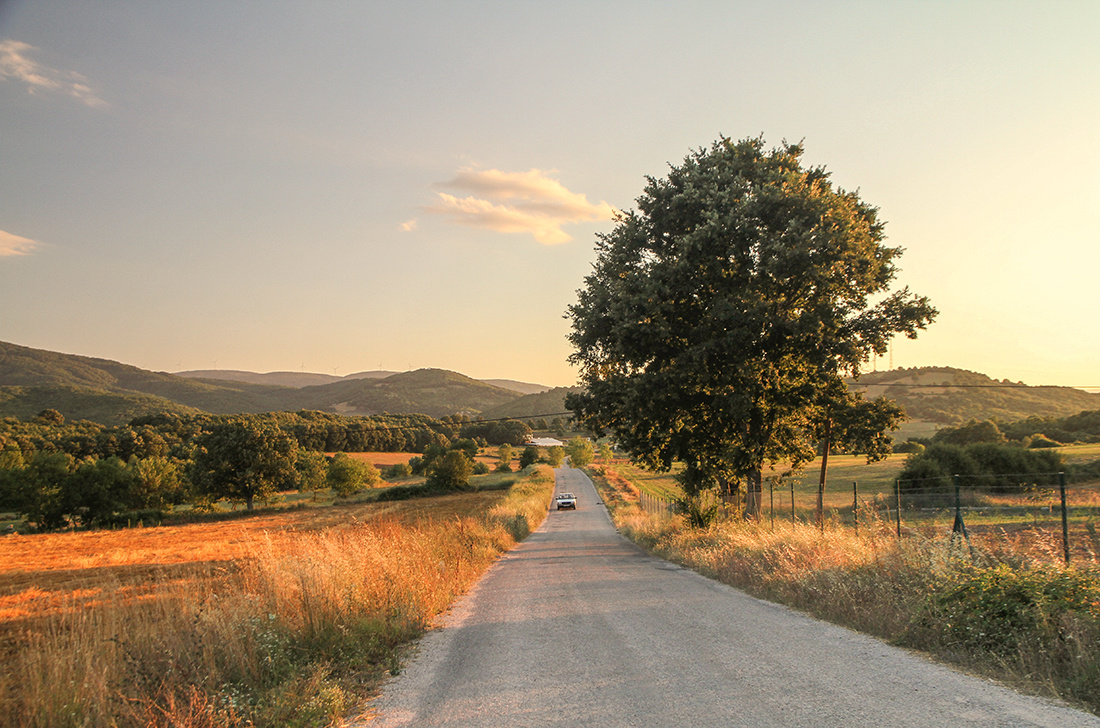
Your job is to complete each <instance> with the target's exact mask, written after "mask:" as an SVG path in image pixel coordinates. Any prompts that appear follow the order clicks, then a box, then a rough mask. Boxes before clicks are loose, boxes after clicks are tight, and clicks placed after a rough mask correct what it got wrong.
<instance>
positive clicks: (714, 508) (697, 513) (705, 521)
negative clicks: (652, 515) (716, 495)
mask: <svg viewBox="0 0 1100 728" xmlns="http://www.w3.org/2000/svg"><path fill="white" fill-rule="evenodd" d="M675 505H676V511H677V512H678V513H681V514H683V515H684V516H685V517H686V518H687V520H688V523H689V524H691V526H692V527H693V528H706V527H707V526H709V525H710V524H712V523H714V521H715V519H717V518H718V500H717V499H713V498H711V499H708V498H706V497H704V496H702V495H690V496H685V497H683V498H681V499H679V500H677V501H676V504H675Z"/></svg>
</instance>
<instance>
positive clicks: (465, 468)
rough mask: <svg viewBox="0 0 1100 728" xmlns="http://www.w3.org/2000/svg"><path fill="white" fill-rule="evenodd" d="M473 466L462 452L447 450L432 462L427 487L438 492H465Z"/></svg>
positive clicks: (468, 485)
mask: <svg viewBox="0 0 1100 728" xmlns="http://www.w3.org/2000/svg"><path fill="white" fill-rule="evenodd" d="M473 470H474V464H473V462H471V460H470V458H468V457H466V453H465V452H463V451H462V450H449V451H447V453H446V454H445V455H443V457H441V458H437V459H436V460H435V461H434V462H432V464H431V467H430V468H429V469H428V480H427V485H428V487H430V488H435V489H439V490H466V489H468V488H469V487H470V476H471V475H472V474H473Z"/></svg>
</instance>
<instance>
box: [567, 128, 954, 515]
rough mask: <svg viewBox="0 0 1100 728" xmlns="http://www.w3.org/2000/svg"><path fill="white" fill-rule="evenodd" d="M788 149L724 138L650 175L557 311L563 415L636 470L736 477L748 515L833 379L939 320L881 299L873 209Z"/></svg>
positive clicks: (879, 242)
mask: <svg viewBox="0 0 1100 728" xmlns="http://www.w3.org/2000/svg"><path fill="white" fill-rule="evenodd" d="M802 155H803V147H802V146H801V145H800V144H787V143H784V144H783V145H782V146H780V147H778V148H776V149H772V150H766V149H765V146H764V142H763V140H762V139H760V138H755V139H745V140H742V141H738V142H734V141H732V140H729V139H726V138H722V139H720V140H718V141H717V142H715V143H714V144H713V145H711V147H710V148H709V149H699V150H697V151H695V152H693V153H692V154H690V155H689V156H688V157H687V158H686V159H685V160H684V162H683V164H681V165H680V166H673V167H671V168H670V171H669V174H668V176H667V177H665V178H663V179H656V178H652V177H649V178H647V181H648V183H647V185H646V187H645V189H644V192H643V194H642V196H641V197H639V198H638V199H637V205H638V207H637V210H635V211H629V212H624V213H620V214H619V216H618V218H617V224H616V226H615V228H614V229H613V230H612V231H611V232H610V233H608V234H606V235H601V236H599V239H598V243H597V253H598V256H597V261H596V263H595V264H594V269H593V271H592V273H591V274H589V275H588V277H587V278H586V279H585V285H584V287H583V288H582V289H581V290H580V291H579V292H578V301H577V303H575V304H574V305H572V306H570V308H569V315H570V318H571V319H572V332H571V334H570V336H569V338H570V341H571V343H572V344H573V346H574V349H575V350H574V353H573V354H572V355H571V357H570V361H571V362H573V363H574V364H576V365H578V366H579V368H580V377H581V383H582V384H583V385H584V386H585V391H584V392H583V393H581V394H575V395H571V396H570V397H569V398H568V399H567V405H568V406H569V408H570V409H572V410H573V411H574V412H575V413H576V415H577V418H578V420H579V421H580V422H582V423H583V424H584V425H586V426H588V427H590V428H592V429H593V430H595V431H596V432H598V433H599V432H603V431H608V430H609V431H611V432H613V433H614V435H615V440H616V442H617V443H618V444H619V445H620V446H621V447H623V448H624V449H626V450H627V451H628V452H629V453H630V454H631V456H632V457H633V458H634V459H635V460H637V461H639V462H641V463H642V464H643V465H647V466H650V467H654V468H657V469H668V468H669V467H670V466H671V464H672V462H673V461H676V460H678V461H682V462H684V463H686V464H687V466H688V471H689V479H692V480H694V481H695V482H696V483H701V482H704V481H705V482H718V483H721V484H724V485H726V486H727V487H731V488H732V487H735V486H736V484H738V483H741V482H745V483H747V485H748V488H747V490H748V498H747V504H746V507H747V510H748V511H749V512H754V511H756V510H757V509H758V508H759V492H760V473H761V469H762V467H763V466H764V465H765V463H769V462H771V463H775V462H789V463H792V464H793V465H795V466H799V465H801V464H804V463H805V462H807V461H808V460H810V459H812V458H813V457H814V454H815V449H814V448H815V445H816V442H817V439H818V438H819V436H820V432H821V429H822V425H823V423H824V422H825V421H826V420H827V419H828V418H829V414H828V412H829V411H830V410H831V409H833V408H839V407H840V406H841V405H842V404H844V403H849V404H850V402H851V396H850V395H849V393H848V391H847V386H846V384H845V382H844V378H845V377H846V376H858V374H859V369H860V366H861V365H862V364H863V363H864V362H866V361H867V360H868V359H869V357H871V356H872V355H875V354H882V353H885V352H886V350H887V346H888V344H889V342H890V339H891V338H892V337H893V336H895V335H896V334H905V335H906V336H909V337H910V338H912V337H915V336H916V334H917V331H918V330H920V329H923V328H924V327H925V326H926V325H927V324H929V323H930V322H931V321H932V320H933V318H934V317H935V314H936V311H935V309H934V308H933V307H932V306H931V305H930V304H929V302H928V300H927V299H926V298H924V297H920V296H916V295H913V294H911V293H910V292H909V290H908V289H907V288H903V289H901V290H899V291H894V292H891V291H890V287H891V284H892V282H893V280H894V278H895V276H896V273H897V269H896V267H895V261H896V259H897V258H898V256H900V255H901V252H902V251H901V249H900V248H896V247H887V246H886V245H884V244H883V241H884V239H885V235H884V229H883V224H882V222H881V221H880V220H879V219H878V213H877V210H876V209H875V208H874V207H872V206H870V205H868V204H866V203H865V202H863V201H862V200H861V199H860V197H859V195H858V194H857V193H854V192H847V191H845V190H842V189H840V188H836V187H834V186H833V185H832V183H831V182H830V181H829V174H828V173H827V172H826V171H825V169H824V168H820V167H804V166H803V165H802Z"/></svg>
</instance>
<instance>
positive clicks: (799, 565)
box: [597, 469, 1100, 712]
mask: <svg viewBox="0 0 1100 728" xmlns="http://www.w3.org/2000/svg"><path fill="white" fill-rule="evenodd" d="M608 475H610V477H600V478H597V485H598V487H599V489H600V492H601V494H602V495H603V497H604V500H605V502H606V503H607V504H608V506H609V507H610V508H611V509H612V516H613V519H614V521H615V524H616V526H617V527H618V528H619V530H620V531H621V532H623V533H624V534H625V535H627V536H628V537H629V538H631V539H632V540H634V541H635V542H637V543H639V544H640V545H641V546H643V547H644V548H646V549H647V550H649V551H651V552H653V553H655V554H657V555H659V556H662V557H663V558H666V559H669V560H671V561H675V562H677V563H680V564H683V565H685V566H688V567H690V568H693V569H695V570H697V571H700V572H701V573H704V574H707V575H709V576H711V577H713V578H716V579H718V580H720V581H723V582H725V583H727V584H731V585H733V586H736V587H739V588H742V589H745V590H746V591H749V592H750V593H753V594H756V595H758V596H761V597H764V598H767V599H770V600H773V601H777V602H780V603H783V604H787V605H790V606H793V607H796V608H799V609H804V610H806V611H808V612H811V613H813V614H815V615H816V616H818V617H821V618H824V619H828V620H830V621H834V622H836V623H838V624H843V625H845V626H848V627H852V628H855V629H859V630H862V631H865V632H868V633H871V634H874V635H877V636H879V637H883V638H885V639H887V640H892V641H897V642H900V643H902V644H905V645H907V646H909V647H914V648H917V649H924V650H928V651H930V652H932V653H933V654H935V655H937V656H938V657H940V658H942V659H945V660H948V661H951V662H956V663H958V664H961V665H963V666H965V667H967V668H968V669H972V670H975V671H977V672H980V673H982V674H986V675H988V676H991V677H994V678H995V679H1000V680H1005V681H1008V682H1010V683H1012V684H1014V685H1016V686H1017V687H1020V688H1022V689H1025V690H1028V691H1031V692H1035V693H1038V694H1042V695H1047V696H1050V697H1060V698H1063V699H1067V700H1071V701H1073V702H1075V703H1076V704H1078V705H1080V706H1082V707H1084V708H1086V709H1088V710H1092V711H1094V712H1098V711H1100V572H1098V571H1097V567H1096V565H1095V552H1096V551H1100V546H1098V547H1097V548H1096V549H1095V550H1094V551H1092V552H1091V557H1092V561H1091V562H1090V563H1084V564H1083V565H1081V566H1075V567H1070V568H1067V567H1065V566H1063V565H1062V564H1061V557H1062V553H1061V539H1060V532H1053V531H1051V530H1049V529H1044V528H1035V527H1031V528H1021V529H1019V530H1018V531H1016V532H1014V533H1009V532H1007V530H1006V529H1004V528H1000V529H999V532H998V533H982V532H980V529H979V531H978V532H975V533H972V534H971V543H970V544H967V543H965V542H964V541H963V540H961V539H952V538H951V537H950V535H949V534H950V522H948V523H947V524H946V527H945V528H933V527H928V528H922V529H907V530H906V531H904V538H901V539H898V538H897V537H896V535H895V531H894V523H893V522H892V521H891V520H887V519H885V518H883V517H882V514H878V513H875V512H873V511H872V512H867V513H865V514H864V515H863V520H862V524H863V525H862V527H861V528H860V530H859V531H858V532H857V531H856V530H855V529H853V528H851V527H848V526H845V525H843V524H841V523H838V522H836V521H833V520H829V521H827V522H826V524H825V527H824V528H823V529H819V528H818V527H816V526H814V525H811V524H809V523H806V522H802V523H793V524H792V523H790V522H783V521H782V520H780V521H777V522H776V524H775V525H774V526H773V525H771V523H769V522H768V521H767V520H762V521H760V522H747V521H744V520H742V519H740V518H733V519H724V520H719V521H717V522H715V523H713V524H712V525H711V526H710V527H707V528H691V527H689V526H688V525H687V523H686V520H685V519H684V518H683V517H679V516H677V517H671V518H670V517H668V516H666V515H661V514H649V513H646V512H644V511H643V510H642V509H641V508H640V507H639V505H638V503H637V491H636V488H635V487H634V486H633V484H631V483H630V482H629V481H627V480H626V479H624V478H622V477H620V476H618V475H617V474H616V473H614V472H612V471H611V470H610V469H609V470H608ZM991 530H992V529H991ZM1092 534H1093V535H1092V538H1093V543H1095V532H1094V531H1093V532H1092ZM987 536H988V537H989V538H986V537H987ZM1082 561H1084V559H1082V558H1080V557H1079V558H1078V561H1077V563H1078V564H1081V563H1082ZM975 582H977V583H979V584H981V585H982V586H981V588H977V589H975V588H970V587H968V586H967V585H969V584H972V583H975ZM999 583H1008V584H1009V586H1008V587H1007V588H1006V589H1005V596H1004V597H1003V599H1001V598H1000V597H998V598H992V597H989V598H985V597H984V596H983V595H985V594H988V593H990V592H988V591H986V590H987V589H991V588H993V587H995V586H996V585H997V584H999ZM964 586H967V588H968V589H969V591H965V592H960V591H959V590H960V589H961V588H962V587H964ZM1029 590H1030V591H1029ZM960 593H964V594H967V595H969V596H968V597H967V598H968V599H970V602H967V603H966V604H965V605H964V606H962V607H957V608H955V609H956V612H958V613H962V614H966V615H968V618H969V619H971V620H972V621H973V622H974V623H975V624H977V625H979V628H978V629H976V630H974V631H967V630H965V629H962V628H960V627H959V626H958V625H957V624H956V621H957V620H955V619H953V618H952V617H951V616H950V615H949V616H947V617H944V616H942V615H943V613H944V612H945V611H946V610H949V609H951V608H952V606H951V605H953V604H955V603H956V602H953V601H952V599H958V598H959V597H958V596H957V595H958V594H960ZM1082 593H1090V594H1093V595H1095V596H1094V598H1092V599H1091V600H1090V599H1088V598H1085V599H1084V600H1077V601H1074V600H1072V599H1070V598H1069V596H1071V595H1074V594H1082ZM975 595H977V596H975ZM1063 596H1064V597H1065V598H1063ZM983 599H986V601H985V602H983V601H982V600H983ZM983 610H984V611H983ZM955 616H957V614H956V615H955ZM1009 617H1015V618H1016V619H1017V621H1018V622H1022V626H1020V627H1019V628H1018V629H1017V628H1016V625H1015V624H1014V625H1012V626H1010V627H1006V626H1005V625H1004V620H1005V619H1007V618H1009ZM1028 620H1031V621H1028ZM986 628H989V629H999V630H1001V631H1006V630H1007V631H1009V632H1010V633H1011V641H1007V640H1006V641H1004V642H994V643H993V644H992V645H991V646H988V647H987V646H985V645H977V646H976V645H974V644H970V643H967V642H966V641H965V640H966V639H967V636H968V635H971V634H974V633H983V632H982V630H985V629H986ZM960 635H961V636H960Z"/></svg>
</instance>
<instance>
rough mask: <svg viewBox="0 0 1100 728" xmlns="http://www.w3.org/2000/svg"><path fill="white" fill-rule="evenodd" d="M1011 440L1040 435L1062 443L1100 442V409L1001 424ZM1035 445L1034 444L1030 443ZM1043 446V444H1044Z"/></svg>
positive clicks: (1044, 439) (1029, 418) (1045, 438)
mask: <svg viewBox="0 0 1100 728" xmlns="http://www.w3.org/2000/svg"><path fill="white" fill-rule="evenodd" d="M1001 429H1002V430H1003V431H1004V433H1005V436H1006V437H1008V438H1009V439H1011V440H1021V441H1023V440H1027V439H1028V438H1032V441H1034V438H1036V437H1039V436H1041V437H1042V441H1048V440H1049V441H1052V442H1057V443H1059V444H1063V445H1069V444H1072V443H1075V442H1100V410H1089V411H1085V412H1079V413H1077V414H1075V415H1070V416H1069V417H1062V418H1056V417H1028V418H1027V419H1024V420H1018V421H1016V422H1010V423H1008V424H1003V425H1001ZM1032 447H1036V445H1032ZM1044 447H1045V445H1044Z"/></svg>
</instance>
